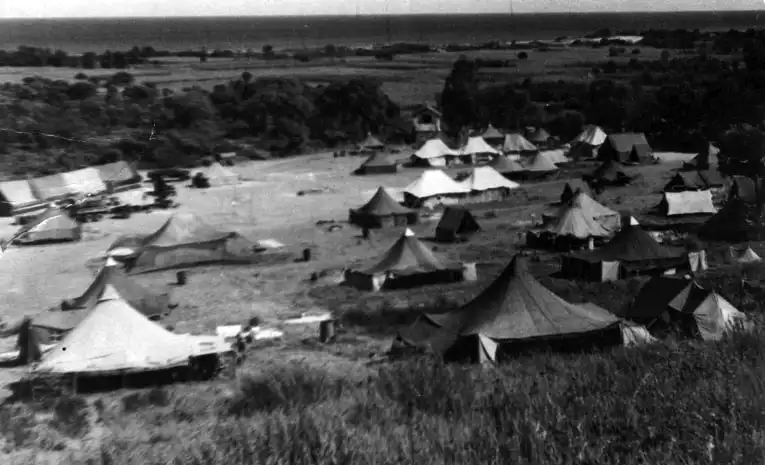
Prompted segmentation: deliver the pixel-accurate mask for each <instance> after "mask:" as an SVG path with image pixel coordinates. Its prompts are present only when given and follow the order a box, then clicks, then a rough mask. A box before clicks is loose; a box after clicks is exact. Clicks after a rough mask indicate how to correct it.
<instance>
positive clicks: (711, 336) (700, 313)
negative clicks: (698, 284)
mask: <svg viewBox="0 0 765 465" xmlns="http://www.w3.org/2000/svg"><path fill="white" fill-rule="evenodd" d="M693 285H694V284H693V283H691V284H689V285H688V286H693ZM684 304H685V299H684V295H683V293H682V292H681V293H680V294H679V295H678V296H677V297H675V299H674V300H673V301H672V302H670V303H669V307H670V308H672V309H673V310H675V311H678V312H683V313H686V312H688V313H690V315H691V316H692V318H693V320H692V322H689V321H687V320H686V321H685V322H684V323H685V324H686V325H687V326H686V327H685V328H683V329H685V330H686V333H687V334H689V335H690V336H691V337H694V336H695V337H697V338H700V339H702V340H704V341H719V340H720V339H722V338H723V336H724V335H725V333H727V332H728V331H730V330H732V329H734V328H736V327H739V326H740V327H741V328H742V329H746V328H748V327H750V326H751V325H750V324H749V322H748V319H747V317H746V315H745V314H744V313H742V312H741V311H739V310H738V309H737V308H736V307H734V306H733V305H731V303H730V302H728V301H727V300H725V299H724V298H723V297H722V296H721V295H720V294H718V293H717V292H715V291H707V292H706V297H705V298H704V300H702V301H701V302H700V303H698V304H697V305H694V306H692V307H690V308H689V310H690V311H688V310H684V307H686V305H684ZM686 308H688V307H686ZM681 321H682V320H681ZM689 323H690V324H689Z"/></svg>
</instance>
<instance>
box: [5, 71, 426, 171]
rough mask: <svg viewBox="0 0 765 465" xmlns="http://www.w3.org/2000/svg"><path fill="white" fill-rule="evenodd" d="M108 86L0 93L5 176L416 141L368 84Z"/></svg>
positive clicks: (245, 78)
mask: <svg viewBox="0 0 765 465" xmlns="http://www.w3.org/2000/svg"><path fill="white" fill-rule="evenodd" d="M115 78H118V79H115ZM115 80H118V81H120V84H122V85H123V86H124V88H123V87H122V86H119V85H116V84H115V83H114V81H115ZM110 81H111V82H108V83H104V86H105V87H104V86H98V85H96V84H94V83H92V82H90V81H88V80H86V79H82V80H80V81H78V82H75V83H72V84H70V83H68V82H66V81H52V80H47V79H42V78H26V79H24V82H23V83H22V84H10V83H7V84H5V85H3V86H2V87H0V96H2V97H5V98H0V102H2V103H0V156H1V157H2V160H3V163H4V164H5V165H6V166H3V167H2V169H0V171H3V172H13V173H15V174H17V175H21V174H27V173H30V174H46V173H52V172H57V171H63V170H70V169H76V168H80V167H83V166H88V165H91V164H96V163H106V162H111V161H115V160H118V159H121V158H124V159H129V160H140V161H141V162H142V163H148V164H151V165H153V166H190V165H193V164H196V163H198V162H199V161H200V159H202V158H204V157H206V156H209V155H212V154H214V153H218V152H221V151H229V150H238V149H237V148H238V147H240V148H241V147H249V148H257V149H262V150H266V151H269V152H271V153H272V154H273V155H275V156H283V155H289V154H294V153H299V152H304V151H306V150H310V149H311V148H318V147H331V146H334V145H335V144H337V143H340V142H346V141H353V140H360V139H362V138H363V137H364V136H365V135H366V134H367V133H368V132H373V133H375V134H380V135H381V136H382V137H384V138H386V139H388V140H391V141H400V142H410V141H412V140H413V138H414V133H413V127H412V125H411V123H408V122H407V121H406V120H405V119H402V118H401V117H400V109H399V107H398V106H397V105H396V104H395V103H394V102H392V101H391V100H390V99H389V98H388V96H387V95H386V94H384V93H383V92H382V90H381V89H380V84H379V83H378V82H375V81H371V80H367V79H351V80H350V81H347V82H338V83H333V84H329V85H324V86H319V87H312V86H309V85H306V84H305V83H303V82H302V81H300V80H298V79H266V78H261V79H256V80H255V79H252V76H251V75H250V74H249V73H243V74H242V76H241V77H240V78H238V79H236V80H234V81H231V82H230V83H228V84H225V85H218V86H216V87H215V89H214V90H213V91H212V92H207V91H204V90H202V89H192V90H191V91H188V92H183V93H174V92H172V91H170V90H168V89H162V90H160V89H157V88H156V87H155V86H153V85H151V84H139V83H135V82H134V80H133V79H132V76H131V75H129V73H125V72H122V73H118V75H115V76H113V77H112V78H111V79H110ZM245 152H246V150H245Z"/></svg>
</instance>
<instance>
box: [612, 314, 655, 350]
mask: <svg viewBox="0 0 765 465" xmlns="http://www.w3.org/2000/svg"><path fill="white" fill-rule="evenodd" d="M621 330H622V341H623V342H624V346H625V347H634V346H641V345H645V344H654V343H656V342H659V340H658V339H656V338H655V337H653V336H651V333H649V332H648V330H647V329H645V327H644V326H641V325H638V324H635V323H631V322H627V321H624V320H623V321H622V322H621Z"/></svg>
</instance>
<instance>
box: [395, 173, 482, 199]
mask: <svg viewBox="0 0 765 465" xmlns="http://www.w3.org/2000/svg"><path fill="white" fill-rule="evenodd" d="M404 192H405V193H407V194H410V195H412V196H414V197H417V198H420V199H424V198H427V197H433V196H435V195H449V194H467V193H469V192H470V190H469V189H468V188H466V187H464V186H462V185H461V184H459V183H457V181H455V180H454V179H452V178H450V177H449V176H448V175H447V174H446V173H444V172H443V171H441V170H427V171H424V172H423V173H422V174H421V175H420V177H419V178H417V180H415V181H414V182H413V183H412V184H410V185H409V186H407V187H406V189H404Z"/></svg>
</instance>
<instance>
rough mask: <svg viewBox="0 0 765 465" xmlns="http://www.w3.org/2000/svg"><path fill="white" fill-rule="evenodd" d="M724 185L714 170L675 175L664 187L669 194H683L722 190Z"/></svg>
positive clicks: (684, 172)
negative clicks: (685, 192) (684, 192)
mask: <svg viewBox="0 0 765 465" xmlns="http://www.w3.org/2000/svg"><path fill="white" fill-rule="evenodd" d="M723 184H724V181H723V179H722V176H721V175H720V173H718V172H717V171H714V170H706V171H681V172H678V173H675V175H674V176H672V179H670V180H669V182H668V183H667V184H666V185H665V186H664V190H665V191H667V192H683V191H695V190H706V189H715V188H720V187H722V186H723Z"/></svg>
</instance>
